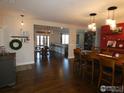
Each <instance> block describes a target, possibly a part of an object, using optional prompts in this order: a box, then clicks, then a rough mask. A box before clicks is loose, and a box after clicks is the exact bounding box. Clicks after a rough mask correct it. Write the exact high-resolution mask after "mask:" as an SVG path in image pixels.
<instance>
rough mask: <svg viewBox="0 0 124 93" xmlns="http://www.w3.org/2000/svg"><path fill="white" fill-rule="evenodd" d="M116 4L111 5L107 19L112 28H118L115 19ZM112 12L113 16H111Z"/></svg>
mask: <svg viewBox="0 0 124 93" xmlns="http://www.w3.org/2000/svg"><path fill="white" fill-rule="evenodd" d="M116 9H117V7H116V6H111V7H109V8H108V18H107V19H106V25H109V26H110V29H111V30H116V20H115V19H114V16H115V15H114V10H116ZM110 12H111V16H110Z"/></svg>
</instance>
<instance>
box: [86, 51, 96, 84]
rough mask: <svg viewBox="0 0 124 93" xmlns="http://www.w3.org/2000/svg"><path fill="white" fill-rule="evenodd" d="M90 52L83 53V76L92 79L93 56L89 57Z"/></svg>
mask: <svg viewBox="0 0 124 93" xmlns="http://www.w3.org/2000/svg"><path fill="white" fill-rule="evenodd" d="M91 55H92V53H87V54H86V55H85V60H86V62H85V70H84V72H85V76H90V77H91V81H92V82H93V79H94V58H92V57H91Z"/></svg>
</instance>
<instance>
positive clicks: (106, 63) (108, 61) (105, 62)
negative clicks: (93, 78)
mask: <svg viewBox="0 0 124 93" xmlns="http://www.w3.org/2000/svg"><path fill="white" fill-rule="evenodd" d="M115 62H116V60H114V59H112V58H108V57H100V64H101V65H102V67H108V68H115Z"/></svg>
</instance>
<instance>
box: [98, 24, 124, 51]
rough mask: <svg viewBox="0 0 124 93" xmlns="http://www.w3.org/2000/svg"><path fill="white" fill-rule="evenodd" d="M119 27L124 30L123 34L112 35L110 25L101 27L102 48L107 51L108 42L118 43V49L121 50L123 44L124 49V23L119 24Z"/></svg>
mask: <svg viewBox="0 0 124 93" xmlns="http://www.w3.org/2000/svg"><path fill="white" fill-rule="evenodd" d="M117 27H121V28H122V32H121V33H112V31H111V30H110V27H109V25H104V26H102V27H101V32H100V35H101V36H100V37H101V40H100V48H102V49H105V48H107V42H108V41H114V40H116V41H117V44H116V47H115V48H119V44H123V47H122V49H124V23H118V24H117Z"/></svg>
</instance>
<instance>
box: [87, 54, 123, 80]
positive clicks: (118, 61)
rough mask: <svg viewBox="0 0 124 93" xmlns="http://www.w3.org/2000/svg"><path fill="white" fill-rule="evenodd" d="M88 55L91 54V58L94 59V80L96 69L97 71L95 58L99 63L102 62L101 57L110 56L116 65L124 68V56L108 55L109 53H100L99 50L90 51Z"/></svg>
mask: <svg viewBox="0 0 124 93" xmlns="http://www.w3.org/2000/svg"><path fill="white" fill-rule="evenodd" d="M86 55H88V56H90V58H91V59H92V60H94V61H92V81H93V77H94V71H95V60H97V62H98V64H100V58H101V57H104V58H110V59H112V60H115V61H116V62H115V66H116V67H119V68H121V70H122V68H123V66H124V56H122V57H114V56H112V55H108V54H104V53H99V52H89V53H87V54H86Z"/></svg>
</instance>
